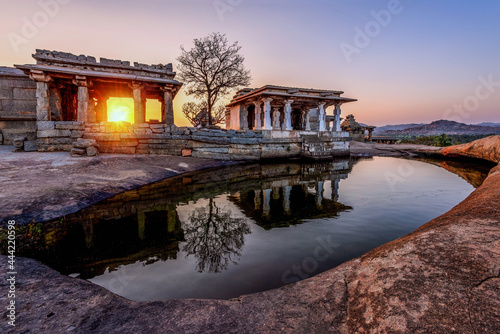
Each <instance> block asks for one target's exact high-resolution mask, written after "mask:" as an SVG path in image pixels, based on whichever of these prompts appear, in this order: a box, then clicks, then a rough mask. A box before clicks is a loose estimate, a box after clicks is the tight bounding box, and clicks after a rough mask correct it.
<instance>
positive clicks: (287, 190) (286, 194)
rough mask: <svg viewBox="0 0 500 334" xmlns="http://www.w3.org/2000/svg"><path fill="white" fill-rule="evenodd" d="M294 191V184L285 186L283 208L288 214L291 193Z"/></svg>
mask: <svg viewBox="0 0 500 334" xmlns="http://www.w3.org/2000/svg"><path fill="white" fill-rule="evenodd" d="M291 192H292V186H285V190H284V194H283V195H284V196H283V210H284V211H285V213H286V214H289V213H290V211H291V209H290V194H291Z"/></svg>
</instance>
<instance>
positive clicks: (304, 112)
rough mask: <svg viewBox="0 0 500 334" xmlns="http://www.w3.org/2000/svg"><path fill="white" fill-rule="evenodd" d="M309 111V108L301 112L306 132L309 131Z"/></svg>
mask: <svg viewBox="0 0 500 334" xmlns="http://www.w3.org/2000/svg"><path fill="white" fill-rule="evenodd" d="M309 111H310V109H309V108H304V109H303V110H302V113H303V114H304V130H306V131H311V121H310V120H309V117H310V112H309Z"/></svg>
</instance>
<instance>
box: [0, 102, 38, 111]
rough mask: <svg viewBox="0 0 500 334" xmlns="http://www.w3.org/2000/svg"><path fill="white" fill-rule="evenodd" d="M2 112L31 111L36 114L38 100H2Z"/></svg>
mask: <svg viewBox="0 0 500 334" xmlns="http://www.w3.org/2000/svg"><path fill="white" fill-rule="evenodd" d="M2 110H9V111H17V112H20V111H26V112H27V111H30V112H33V114H35V112H36V100H2Z"/></svg>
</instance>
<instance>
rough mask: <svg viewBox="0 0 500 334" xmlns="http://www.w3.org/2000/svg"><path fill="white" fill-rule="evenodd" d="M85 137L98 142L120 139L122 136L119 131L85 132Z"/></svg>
mask: <svg viewBox="0 0 500 334" xmlns="http://www.w3.org/2000/svg"><path fill="white" fill-rule="evenodd" d="M83 138H84V139H95V140H96V141H98V142H101V141H120V139H121V137H120V134H119V133H85V134H84V135H83Z"/></svg>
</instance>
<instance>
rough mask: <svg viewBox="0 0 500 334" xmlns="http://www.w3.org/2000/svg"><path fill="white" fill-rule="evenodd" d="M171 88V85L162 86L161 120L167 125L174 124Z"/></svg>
mask: <svg viewBox="0 0 500 334" xmlns="http://www.w3.org/2000/svg"><path fill="white" fill-rule="evenodd" d="M172 89H173V86H172V85H166V86H165V87H163V88H162V90H163V92H164V98H163V105H162V111H161V121H162V122H163V123H165V124H167V125H174V104H173V93H172Z"/></svg>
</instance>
